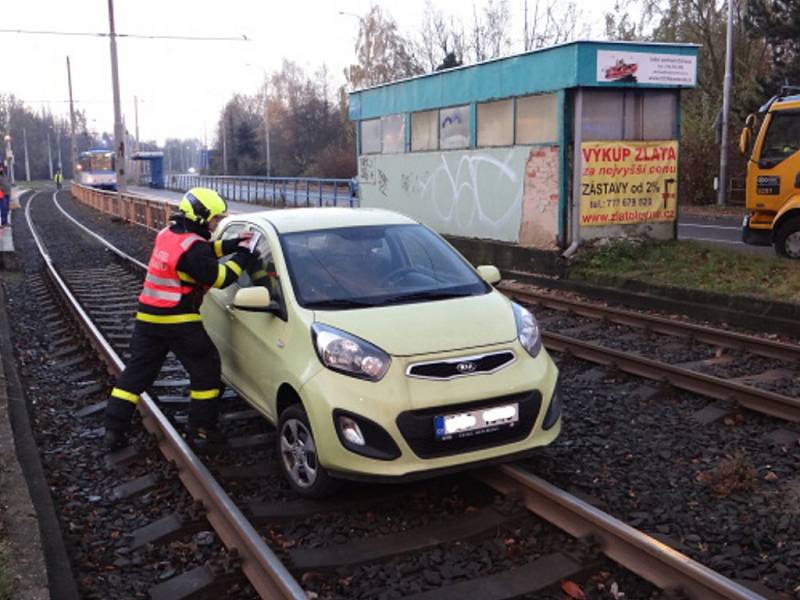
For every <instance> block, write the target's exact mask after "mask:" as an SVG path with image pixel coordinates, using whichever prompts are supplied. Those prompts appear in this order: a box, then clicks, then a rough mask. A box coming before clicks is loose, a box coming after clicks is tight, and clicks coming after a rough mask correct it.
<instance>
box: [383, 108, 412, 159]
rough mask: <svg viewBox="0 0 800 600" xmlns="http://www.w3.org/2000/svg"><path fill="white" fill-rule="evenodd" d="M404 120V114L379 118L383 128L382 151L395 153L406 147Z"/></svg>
mask: <svg viewBox="0 0 800 600" xmlns="http://www.w3.org/2000/svg"><path fill="white" fill-rule="evenodd" d="M405 125H406V120H405V116H404V115H389V116H388V117H382V118H381V127H382V128H383V150H382V151H383V153H384V154H396V153H398V152H404V151H405V149H406V127H405Z"/></svg>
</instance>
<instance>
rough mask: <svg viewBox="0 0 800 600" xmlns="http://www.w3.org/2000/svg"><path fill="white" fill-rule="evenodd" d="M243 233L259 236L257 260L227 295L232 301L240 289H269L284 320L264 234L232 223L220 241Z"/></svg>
mask: <svg viewBox="0 0 800 600" xmlns="http://www.w3.org/2000/svg"><path fill="white" fill-rule="evenodd" d="M243 231H253V232H256V231H257V232H259V233H260V234H261V235H260V239H259V241H258V244H257V245H256V252H255V253H256V256H257V260H255V261H253V262H252V264H251V265H250V266H249V267H248V268H247V269H245V270H244V271H242V274H241V275H239V279H237V280H236V283H235V284H234V285H232V286H230V287H229V288H228V295H230V297H231V300H232V299H233V296H234V295H235V294H236V291H237V290H239V289H241V288H245V287H251V286H254V285H261V286H264V287H266V288H267V289H269V294H270V297H271V298H272V300H273V301H274V302H276V303H277V304H278V306H280V307H281V316H282V317H283V318H284V319H285V317H286V311H285V304H284V296H283V290H282V288H281V282H280V277H279V276H278V273H277V270H276V268H275V262H274V260H273V252H272V248H271V246H270V242H269V238H267V236H266V234H265V233H264V232H263V231H262V230H261V229H259V228H258V227H254V226H253V225H250V224H246V223H233V224H231V225H229V226H228V227H226V228H225V230H224V231H223V232H222V236H221V239H222V240H229V239H232V238H235V237H239V235H241V233H242V232H243Z"/></svg>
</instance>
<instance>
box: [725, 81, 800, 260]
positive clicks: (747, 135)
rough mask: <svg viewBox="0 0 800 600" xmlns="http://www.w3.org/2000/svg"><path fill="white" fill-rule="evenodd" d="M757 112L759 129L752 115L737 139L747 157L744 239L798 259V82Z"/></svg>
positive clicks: (799, 128) (799, 134)
mask: <svg viewBox="0 0 800 600" xmlns="http://www.w3.org/2000/svg"><path fill="white" fill-rule="evenodd" d="M758 112H759V116H760V117H761V121H762V122H761V127H760V128H759V129H758V134H756V133H755V132H756V123H757V120H758V119H759V116H756V115H755V114H752V115H749V116H748V117H747V120H746V121H745V127H744V129H743V130H742V133H741V136H740V138H739V151H740V152H741V153H742V154H744V155H745V156H747V157H748V160H747V182H746V188H745V189H746V205H747V215H746V216H745V218H744V223H743V224H742V240H743V241H744V242H745V243H746V244H756V245H766V246H768V245H770V244H772V245H773V246H774V247H775V252H777V253H778V254H779V255H781V256H788V257H789V258H800V87H784V88H783V89H782V90H781V93H780V94H779V95H777V96H775V97H773V98H771V99H770V100H769V102H767V103H766V104H765V105H764V106H762V107H761V108H760V109H759V111H758Z"/></svg>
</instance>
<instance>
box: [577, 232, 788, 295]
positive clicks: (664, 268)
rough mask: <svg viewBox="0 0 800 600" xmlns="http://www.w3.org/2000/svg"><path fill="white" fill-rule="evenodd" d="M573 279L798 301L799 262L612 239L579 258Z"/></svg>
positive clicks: (687, 245) (680, 243) (684, 243)
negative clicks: (633, 282) (631, 282)
mask: <svg viewBox="0 0 800 600" xmlns="http://www.w3.org/2000/svg"><path fill="white" fill-rule="evenodd" d="M570 278H572V279H582V280H586V281H592V282H595V283H606V284H611V285H614V284H619V283H622V282H623V281H624V280H635V281H640V282H643V283H647V284H655V285H667V286H675V287H680V288H688V289H699V290H705V291H709V292H719V293H722V294H743V295H750V296H756V297H760V298H765V299H769V300H781V301H785V302H800V261H791V260H788V259H782V258H779V257H777V256H775V257H762V256H756V255H752V254H745V253H739V252H731V251H728V250H725V249H718V248H713V247H709V246H705V245H702V244H697V243H694V242H689V241H671V242H660V243H657V242H648V243H634V242H624V241H614V242H611V243H609V244H606V245H604V246H601V247H598V248H595V249H593V250H590V251H589V252H587V253H586V254H583V255H581V256H580V257H579V258H578V259H577V261H576V263H575V264H574V265H573V266H572V267H571V268H570Z"/></svg>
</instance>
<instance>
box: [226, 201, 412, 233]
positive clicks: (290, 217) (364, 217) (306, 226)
mask: <svg viewBox="0 0 800 600" xmlns="http://www.w3.org/2000/svg"><path fill="white" fill-rule="evenodd" d="M236 216H237V218H239V219H241V218H245V219H247V220H254V221H255V220H259V221H266V222H267V223H270V224H271V225H272V226H273V227H275V229H276V230H277V231H278V233H295V232H298V231H314V230H318V229H333V228H336V227H364V226H368V225H413V224H416V223H417V221H415V220H413V219H410V218H408V217H406V216H404V215H401V214H400V213H396V212H393V211H390V210H383V209H380V208H334V207H330V208H292V209H278V210H265V211H261V212H256V213H244V214H239V215H236Z"/></svg>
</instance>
